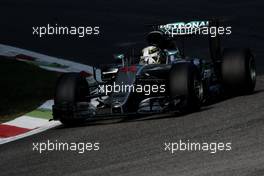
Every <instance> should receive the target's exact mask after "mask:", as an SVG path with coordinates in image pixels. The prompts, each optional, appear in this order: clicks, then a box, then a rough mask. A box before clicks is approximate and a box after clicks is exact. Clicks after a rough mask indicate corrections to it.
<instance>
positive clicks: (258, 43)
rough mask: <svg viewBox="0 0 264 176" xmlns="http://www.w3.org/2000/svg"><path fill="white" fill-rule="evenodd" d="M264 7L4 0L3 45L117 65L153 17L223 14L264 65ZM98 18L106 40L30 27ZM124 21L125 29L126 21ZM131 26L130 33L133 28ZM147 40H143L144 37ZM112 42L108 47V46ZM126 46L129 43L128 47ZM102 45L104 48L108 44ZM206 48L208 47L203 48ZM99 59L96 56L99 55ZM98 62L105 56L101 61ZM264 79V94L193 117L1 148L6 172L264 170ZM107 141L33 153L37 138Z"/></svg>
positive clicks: (224, 174) (58, 134)
mask: <svg viewBox="0 0 264 176" xmlns="http://www.w3.org/2000/svg"><path fill="white" fill-rule="evenodd" d="M263 8H264V3H263V2H262V1H260V0H258V1H239V2H236V3H235V2H230V1H224V0H222V1H220V2H215V1H207V0H202V1H193V0H187V1H177V2H174V1H172V2H170V1H166V0H165V1H150V0H146V1H139V0H135V1H130V2H125V1H119V0H118V1H109V0H107V1H106V0H100V1H93V2H89V1H69V0H68V1H62V0H58V1H39V2H35V1H33V0H26V1H23V2H22V1H15V0H3V1H1V2H0V15H1V16H2V17H5V18H2V19H1V20H0V26H1V28H0V38H1V43H4V44H9V45H13V46H18V47H21V48H26V49H30V50H33V51H38V52H42V53H45V54H49V55H52V56H59V57H63V58H65V59H71V60H74V61H80V62H82V63H87V64H98V63H99V62H100V63H105V62H109V58H110V57H111V55H112V53H114V52H115V51H116V50H118V49H120V48H121V49H123V48H125V47H126V45H127V44H133V43H134V42H136V43H137V42H138V41H142V40H143V37H144V35H145V34H146V32H147V31H148V30H146V29H145V27H144V26H143V25H144V24H149V23H155V22H157V21H158V22H163V21H166V22H167V21H175V19H176V20H178V19H180V20H181V19H185V18H186V19H187V18H188V19H190V18H191V19H193V18H196V17H198V18H205V17H223V18H224V19H227V20H228V21H229V22H230V23H231V24H232V26H233V34H234V35H232V36H230V38H227V39H226V40H225V44H227V46H241V47H244V46H248V47H251V48H253V51H254V53H255V54H256V61H257V68H258V72H259V73H263V72H264V60H263V59H262V58H263V57H264V54H263V46H264V45H263V38H264V36H263V32H262V31H263V27H264V26H263V20H264V15H263ZM58 21H59V22H60V23H61V24H77V25H78V24H87V23H89V24H99V25H102V36H101V37H100V38H88V39H76V38H43V39H41V40H40V39H39V38H36V37H33V36H32V34H31V32H32V31H31V27H32V26H35V25H43V24H47V23H55V22H58ZM120 26H121V27H120ZM124 29H125V30H124ZM137 45H138V46H140V45H141V44H137ZM102 46H103V47H102ZM122 47H123V48H122ZM102 48H103V49H102ZM200 49H202V48H200ZM95 58H96V59H95ZM95 61H96V62H95ZM263 91H264V77H263V76H260V77H258V82H257V87H256V92H255V93H254V94H252V95H248V96H240V97H235V98H232V99H228V100H225V101H221V102H218V103H216V104H213V105H210V106H208V107H204V108H203V109H202V110H201V111H200V112H197V113H193V114H189V115H185V116H175V115H166V114H164V115H160V116H151V117H148V118H145V119H133V120H131V121H125V122H124V121H121V122H118V121H117V120H115V121H114V122H113V121H105V122H100V123H97V124H91V125H85V126H80V127H75V128H63V127H58V128H56V129H52V130H48V131H46V132H44V133H41V134H37V135H34V136H31V137H28V138H24V139H21V140H18V141H14V142H11V143H8V144H5V145H1V146H0V169H1V171H0V175H1V176H2V175H3V176H4V175H20V176H21V175H27V176H28V175H39V176H41V175H100V176H101V175H116V176H118V175H120V176H125V175H130V176H135V175H142V176H148V175H149V176H156V175H166V176H168V175H181V176H190V175H202V176H204V175H205V176H211V175H214V176H229V175H230V176H234V175H237V176H244V175H247V176H263V175H264V151H263V148H264V147H263V146H264V106H263V105H264V92H263ZM180 139H182V140H191V141H196V142H199V141H200V142H232V150H231V151H229V152H223V151H221V152H217V153H216V154H210V153H209V152H176V153H174V154H171V153H169V152H167V151H164V142H178V141H179V140H180ZM47 140H51V141H56V140H57V141H60V142H100V150H99V151H93V152H85V153H84V154H78V153H76V152H69V151H68V152H66V151H64V152H44V153H42V154H39V153H38V152H36V151H32V148H33V146H32V143H33V142H34V143H36V142H46V141H47Z"/></svg>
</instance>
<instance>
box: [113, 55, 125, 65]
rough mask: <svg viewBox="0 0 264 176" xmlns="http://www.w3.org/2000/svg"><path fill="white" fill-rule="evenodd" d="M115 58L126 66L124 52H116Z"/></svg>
mask: <svg viewBox="0 0 264 176" xmlns="http://www.w3.org/2000/svg"><path fill="white" fill-rule="evenodd" d="M114 59H116V60H117V61H118V63H120V64H122V66H123V67H124V66H125V55H124V54H114ZM119 61H120V62H119Z"/></svg>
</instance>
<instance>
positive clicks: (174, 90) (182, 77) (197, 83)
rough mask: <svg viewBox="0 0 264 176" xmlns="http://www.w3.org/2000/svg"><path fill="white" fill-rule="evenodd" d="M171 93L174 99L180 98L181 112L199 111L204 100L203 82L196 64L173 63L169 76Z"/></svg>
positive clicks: (178, 105) (178, 107) (177, 105)
mask: <svg viewBox="0 0 264 176" xmlns="http://www.w3.org/2000/svg"><path fill="white" fill-rule="evenodd" d="M169 93H170V96H171V98H172V100H180V101H179V102H178V103H177V104H176V107H177V109H178V110H179V111H180V112H183V113H188V112H193V111H198V110H199V109H200V107H201V105H202V100H203V84H202V81H201V76H200V74H199V71H198V69H197V67H196V66H194V65H193V64H191V63H187V62H186V63H178V64H175V65H172V68H171V70H170V76H169Z"/></svg>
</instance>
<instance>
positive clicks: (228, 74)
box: [221, 49, 256, 94]
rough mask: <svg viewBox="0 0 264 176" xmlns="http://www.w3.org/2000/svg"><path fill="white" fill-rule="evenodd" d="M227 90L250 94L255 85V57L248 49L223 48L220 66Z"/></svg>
mask: <svg viewBox="0 0 264 176" xmlns="http://www.w3.org/2000/svg"><path fill="white" fill-rule="evenodd" d="M221 74H222V81H223V85H224V87H225V89H226V90H227V92H231V93H236V94H250V93H252V92H253V91H254V88H255V85H256V66H255V59H254V57H253V55H252V53H251V51H250V50H249V49H225V50H224V53H223V60H222V66H221Z"/></svg>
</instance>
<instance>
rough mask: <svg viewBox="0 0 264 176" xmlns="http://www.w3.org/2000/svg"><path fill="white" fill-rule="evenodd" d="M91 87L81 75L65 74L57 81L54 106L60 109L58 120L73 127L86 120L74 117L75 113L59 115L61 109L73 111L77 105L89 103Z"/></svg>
mask: <svg viewBox="0 0 264 176" xmlns="http://www.w3.org/2000/svg"><path fill="white" fill-rule="evenodd" d="M89 94H90V92H89V85H88V82H87V81H86V79H85V78H84V77H81V76H80V74H79V73H65V74H63V75H62V76H61V77H60V78H59V79H58V81H57V84H56V89H55V98H54V105H55V106H57V107H58V111H57V114H56V116H57V117H56V118H58V119H59V120H60V121H61V122H62V123H63V124H64V125H67V126H72V125H75V124H77V123H80V122H81V121H83V120H84V119H79V118H75V117H74V113H71V112H70V111H69V113H58V112H63V111H60V109H59V107H63V108H66V109H67V108H68V107H70V108H71V109H72V108H73V107H76V105H77V103H80V102H82V103H85V102H87V103H88V102H89V99H88V98H87V96H89Z"/></svg>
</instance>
